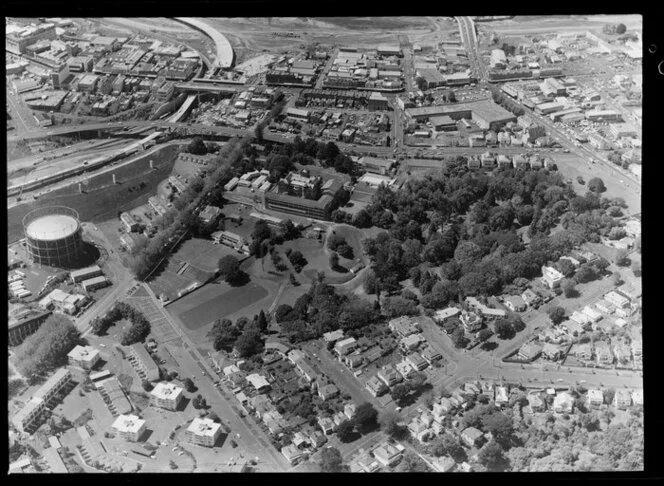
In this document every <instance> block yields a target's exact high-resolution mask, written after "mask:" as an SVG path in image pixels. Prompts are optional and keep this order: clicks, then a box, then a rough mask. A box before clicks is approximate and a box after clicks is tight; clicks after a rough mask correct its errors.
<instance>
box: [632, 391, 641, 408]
mask: <svg viewBox="0 0 664 486" xmlns="http://www.w3.org/2000/svg"><path fill="white" fill-rule="evenodd" d="M632 403H633V404H634V406H635V407H643V389H642V388H641V389H639V390H634V391H632Z"/></svg>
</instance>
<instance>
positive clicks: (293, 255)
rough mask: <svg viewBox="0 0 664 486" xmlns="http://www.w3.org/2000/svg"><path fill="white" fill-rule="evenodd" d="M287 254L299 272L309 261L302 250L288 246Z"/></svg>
mask: <svg viewBox="0 0 664 486" xmlns="http://www.w3.org/2000/svg"><path fill="white" fill-rule="evenodd" d="M286 256H287V257H288V261H289V262H291V265H293V268H294V269H295V271H296V272H297V273H300V272H301V271H302V269H303V268H304V267H305V265H306V264H307V263H309V262H308V261H307V259H306V258H304V255H303V254H302V252H301V251H300V250H295V251H293V249H292V248H288V249H287V250H286Z"/></svg>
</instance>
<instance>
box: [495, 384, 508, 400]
mask: <svg viewBox="0 0 664 486" xmlns="http://www.w3.org/2000/svg"><path fill="white" fill-rule="evenodd" d="M495 402H496V405H505V404H506V403H507V402H509V391H508V389H507V387H506V386H497V387H496V398H495Z"/></svg>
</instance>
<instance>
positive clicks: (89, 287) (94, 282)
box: [81, 276, 111, 292]
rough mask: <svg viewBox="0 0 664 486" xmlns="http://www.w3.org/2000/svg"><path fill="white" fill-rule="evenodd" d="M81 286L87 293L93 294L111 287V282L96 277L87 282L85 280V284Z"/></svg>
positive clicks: (82, 283)
mask: <svg viewBox="0 0 664 486" xmlns="http://www.w3.org/2000/svg"><path fill="white" fill-rule="evenodd" d="M81 285H82V287H83V290H85V291H86V292H91V291H93V290H97V289H103V288H104V287H108V286H109V285H111V282H109V281H108V279H107V278H106V277H104V276H101V277H94V278H89V279H87V280H83V282H81Z"/></svg>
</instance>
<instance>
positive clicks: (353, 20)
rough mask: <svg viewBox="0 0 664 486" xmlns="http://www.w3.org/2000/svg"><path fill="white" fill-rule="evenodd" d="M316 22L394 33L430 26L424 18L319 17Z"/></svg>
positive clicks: (353, 28) (346, 27)
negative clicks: (394, 31)
mask: <svg viewBox="0 0 664 486" xmlns="http://www.w3.org/2000/svg"><path fill="white" fill-rule="evenodd" d="M316 20H319V21H321V22H325V23H326V24H332V25H337V26H339V27H343V28H345V29H352V30H392V31H393V30H402V29H413V28H415V29H417V28H420V29H421V28H426V27H429V26H430V24H429V22H427V21H426V20H425V19H424V18H422V17H320V18H318V17H317V18H316Z"/></svg>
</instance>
